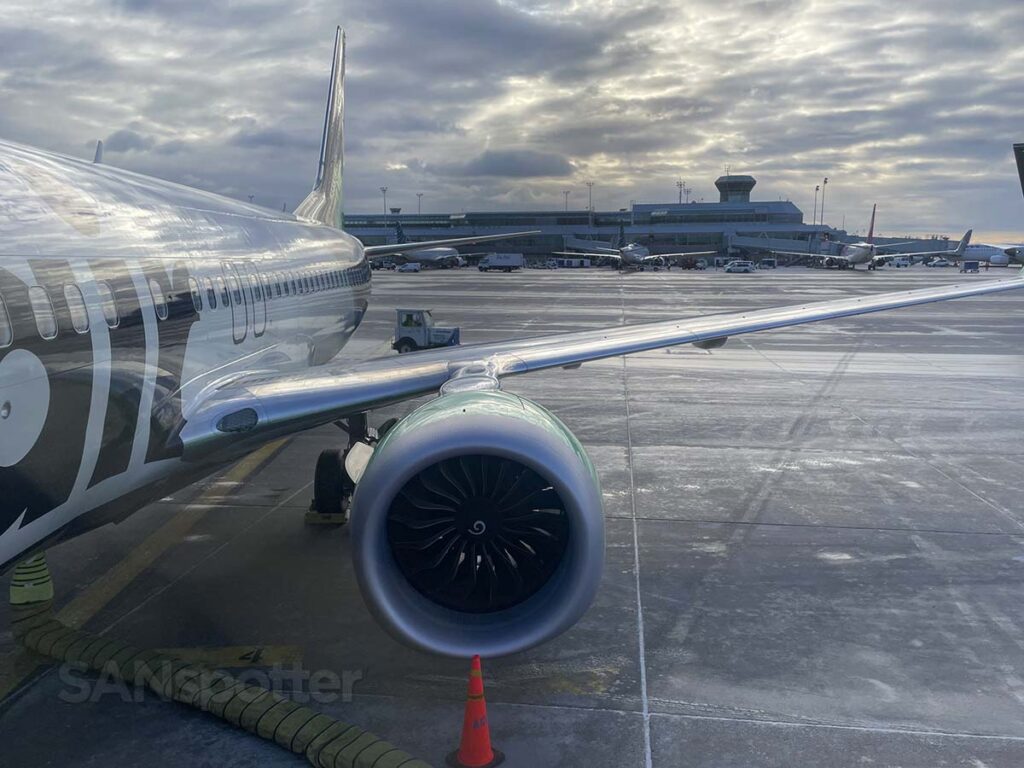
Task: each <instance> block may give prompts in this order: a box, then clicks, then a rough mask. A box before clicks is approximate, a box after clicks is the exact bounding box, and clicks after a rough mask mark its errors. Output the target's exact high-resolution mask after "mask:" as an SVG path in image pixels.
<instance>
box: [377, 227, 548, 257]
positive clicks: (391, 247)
mask: <svg viewBox="0 0 1024 768" xmlns="http://www.w3.org/2000/svg"><path fill="white" fill-rule="evenodd" d="M538 234H540V230H539V229H533V230H530V231H529V232H506V233H505V234H503V235H479V236H478V237H455V238H450V239H448V240H423V241H421V242H418V243H389V244H388V245H368V246H366V247H365V248H363V253H365V254H366V258H368V259H379V258H381V257H383V256H391V255H393V254H396V253H404V252H405V251H419V250H421V249H425V248H442V247H446V246H451V245H473V244H474V243H493V242H495V241H497V240H511V239H512V238H514V237H525V236H527V235H538Z"/></svg>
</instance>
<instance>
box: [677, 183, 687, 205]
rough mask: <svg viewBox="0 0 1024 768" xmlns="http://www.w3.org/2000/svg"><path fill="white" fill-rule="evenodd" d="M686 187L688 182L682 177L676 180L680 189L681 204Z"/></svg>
mask: <svg viewBox="0 0 1024 768" xmlns="http://www.w3.org/2000/svg"><path fill="white" fill-rule="evenodd" d="M685 187H686V182H684V181H683V180H682V179H680V180H679V181H677V182H676V188H677V189H678V190H679V204H680V205H682V204H683V189H684V188H685Z"/></svg>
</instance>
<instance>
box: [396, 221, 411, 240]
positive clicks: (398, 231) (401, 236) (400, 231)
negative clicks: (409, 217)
mask: <svg viewBox="0 0 1024 768" xmlns="http://www.w3.org/2000/svg"><path fill="white" fill-rule="evenodd" d="M395 242H396V243H407V242H409V238H408V237H406V236H405V230H404V229H402V222H400V221H395Z"/></svg>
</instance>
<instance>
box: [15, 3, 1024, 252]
mask: <svg viewBox="0 0 1024 768" xmlns="http://www.w3.org/2000/svg"><path fill="white" fill-rule="evenodd" d="M335 24H341V25H342V26H344V27H345V28H346V29H347V30H348V40H349V49H348V88H347V93H346V109H347V112H346V147H347V156H346V174H345V195H346V210H347V211H348V212H350V213H353V212H365V211H378V210H381V209H382V200H381V195H380V191H379V187H380V186H382V185H386V186H387V187H388V189H389V191H388V203H389V204H390V205H395V206H402V208H403V210H405V211H415V209H416V193H417V192H422V193H423V205H424V211H446V212H447V211H459V210H495V209H506V210H521V209H538V208H553V207H560V206H561V205H562V202H563V197H562V190H563V189H571V190H572V196H571V197H570V205H571V206H575V207H583V206H585V205H586V191H587V190H586V186H585V182H586V181H588V180H593V181H594V182H595V186H594V204H595V206H596V207H597V208H599V209H609V208H610V209H615V208H620V207H625V206H627V205H628V204H629V201H630V200H637V201H640V202H659V201H666V200H672V199H675V196H676V187H675V182H676V180H677V179H679V178H682V179H684V180H685V181H686V182H687V184H688V185H689V186H690V187H691V188H692V189H693V190H694V191H693V195H692V196H693V197H696V198H701V197H704V198H706V199H708V200H711V199H715V198H716V192H715V189H714V186H713V182H714V179H715V177H716V176H718V175H719V174H720V173H721V172H722V169H723V167H724V166H725V165H726V164H728V165H729V166H730V167H731V168H732V170H733V171H734V172H738V173H751V174H753V175H755V176H756V177H757V179H758V186H757V189H756V190H755V197H758V198H760V199H778V198H779V197H782V198H788V199H792V200H793V201H794V202H796V203H797V204H798V205H800V206H801V207H803V208H804V209H805V211H806V214H807V219H808V221H809V220H810V217H811V209H812V207H813V201H814V185H815V184H816V183H817V182H819V181H820V180H821V178H822V177H823V176H828V177H829V186H828V198H827V200H826V219H827V221H828V223H830V224H833V225H837V226H838V225H839V224H840V223H841V222H842V218H843V215H844V214H845V216H846V225H847V228H848V229H849V230H851V231H855V230H858V229H859V230H861V231H863V230H864V229H865V228H866V225H867V218H868V216H869V214H870V209H871V204H872V203H873V202H876V201H877V202H878V204H879V223H880V227H881V229H882V230H883V231H884V232H885V233H887V234H888V233H891V234H902V233H909V232H922V233H928V232H937V233H947V234H953V235H959V233H960V232H962V231H963V230H964V229H966V228H967V227H969V226H970V227H974V228H975V229H977V230H979V231H980V232H981V233H982V234H983V237H984V236H988V237H989V238H990V239H998V238H1006V239H1011V238H1012V239H1022V240H1024V199H1022V197H1021V190H1020V187H1019V185H1018V183H1017V178H1016V171H1015V169H1014V167H1013V163H1012V158H1011V152H1010V144H1011V143H1012V142H1014V141H1024V74H1022V73H1024V44H1022V41H1024V3H1021V2H1020V0H972V2H971V3H963V2H962V1H961V0H957V1H956V2H954V0H908V1H906V2H902V3H899V4H896V3H892V2H889V0H866V1H861V0H858V1H856V2H855V1H854V0H827V1H826V0H688V1H687V2H671V1H669V2H665V0H661V1H659V2H653V1H650V0H628V2H627V1H626V0H590V1H584V0H576V1H568V2H556V0H449V1H448V2H441V1H440V0H434V1H430V0H345V1H344V2H341V3H338V2H320V0H306V1H304V2H303V1H300V2H294V3H287V4H283V3H272V2H269V0H238V1H237V2H226V3H219V4H211V3H207V2H204V1H202V0H77V1H76V2H56V0H5V2H4V13H3V14H2V15H0V137H3V138H7V139H12V140H15V141H21V142H25V143H29V144H34V145H37V146H41V147H44V148H47V149H53V150H57V151H62V152H66V153H69V154H73V155H77V156H81V157H91V155H92V150H93V142H94V141H95V139H97V138H103V139H104V140H105V141H106V150H107V151H106V154H105V159H106V161H107V162H109V163H111V164H116V165H119V166H123V167H126V168H130V169H132V170H137V171H141V172H143V173H150V174H153V175H157V176H161V177H165V178H169V179H172V180H174V181H179V182H183V183H186V184H191V185H195V186H199V187H202V188H204V189H209V190H213V191H216V192H221V193H224V194H227V195H232V196H234V197H238V198H241V199H245V198H247V197H248V195H254V196H255V198H256V201H257V202H260V203H263V204H265V205H267V206H269V207H274V208H280V207H281V205H282V204H286V205H287V206H288V208H289V209H291V208H292V207H294V206H295V205H296V204H297V203H298V202H299V201H300V200H301V199H302V198H303V196H304V195H305V193H306V191H308V188H309V186H310V183H311V181H312V178H313V175H314V170H315V163H316V154H317V149H318V147H319V141H320V130H321V122H322V115H323V102H324V97H325V90H326V86H327V76H328V70H329V66H330V51H331V44H332V38H333V28H334V25H335Z"/></svg>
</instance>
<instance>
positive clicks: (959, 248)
mask: <svg viewBox="0 0 1024 768" xmlns="http://www.w3.org/2000/svg"><path fill="white" fill-rule="evenodd" d="M973 234H974V230H973V229H968V230H967V231H966V232H964V236H963V237H961V238H960V242H959V243H957V244H956V250H955V251H953V253H954V254H955V255H957V256H963V255H964V252H965V251H966V250H967V246H968V245H970V244H971V235H973Z"/></svg>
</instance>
